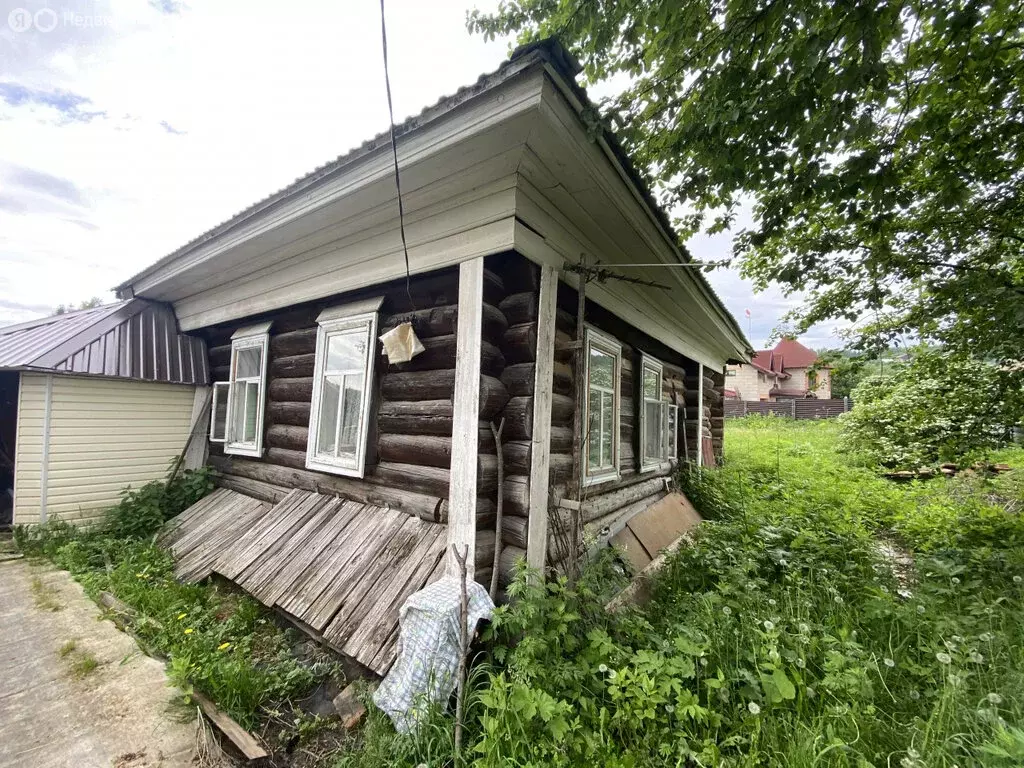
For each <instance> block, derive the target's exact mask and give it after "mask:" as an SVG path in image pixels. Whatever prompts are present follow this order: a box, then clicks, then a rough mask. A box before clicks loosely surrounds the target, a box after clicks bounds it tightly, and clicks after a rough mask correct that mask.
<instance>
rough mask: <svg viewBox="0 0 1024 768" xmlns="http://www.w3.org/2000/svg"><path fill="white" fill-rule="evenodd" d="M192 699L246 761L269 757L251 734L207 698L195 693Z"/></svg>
mask: <svg viewBox="0 0 1024 768" xmlns="http://www.w3.org/2000/svg"><path fill="white" fill-rule="evenodd" d="M192 698H193V699H195V702H196V704H198V705H199V708H200V709H202V710H203V714H204V715H206V716H207V717H208V718H210V721H211V722H212V723H213V724H214V725H216V726H217V728H218V729H219V730H220V732H221V733H223V734H224V735H225V736H227V737H228V738H229V739H230V740H231V743H232V744H234V745H235V746H236V747H238V750H239V751H240V752H241V753H242V754H243V755H245V756H246V758H247V759H249V760H262V759H263V758H265V757H269V756H270V755H269V753H268V752H267V750H265V749H264V748H263V746H262V745H261V744H260V743H259V742H258V741H257V740H256V739H255V738H254V737H253V735H252V734H250V733H249V732H248V731H247V730H245V728H243V727H242V726H240V725H239V724H238V723H236V722H235V721H234V720H233V719H232V718H231V717H230V716H229V715H228V714H227V713H226V712H222V711H221V710H219V709H218V708H217V705H216V704H214V703H213V702H212V701H210V700H209V699H208V698H206V697H205V696H203V695H202V694H201V693H196V692H195V691H193V692H192Z"/></svg>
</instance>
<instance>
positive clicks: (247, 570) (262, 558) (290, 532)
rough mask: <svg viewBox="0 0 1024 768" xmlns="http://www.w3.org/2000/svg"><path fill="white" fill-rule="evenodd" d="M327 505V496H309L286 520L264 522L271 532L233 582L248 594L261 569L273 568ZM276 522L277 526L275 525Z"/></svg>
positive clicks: (258, 579) (256, 582)
mask: <svg viewBox="0 0 1024 768" xmlns="http://www.w3.org/2000/svg"><path fill="white" fill-rule="evenodd" d="M331 501H332V499H331V497H330V496H321V495H320V494H317V493H313V494H310V495H309V496H308V497H307V498H306V499H303V500H302V501H301V502H300V503H299V504H298V505H296V506H295V507H293V508H292V510H291V512H290V513H289V514H288V515H287V516H286V519H284V520H281V521H276V520H270V521H268V525H267V528H268V529H271V530H272V531H275V532H270V533H268V534H267V536H266V537H265V538H264V540H263V541H261V542H260V544H259V545H257V546H256V547H255V548H254V549H255V551H254V553H253V556H252V558H251V559H250V560H249V562H247V563H244V564H242V566H241V570H239V571H238V572H237V573H236V574H235V576H234V579H233V580H234V582H235V583H236V584H238V585H239V586H240V587H242V588H243V589H245V590H246V591H250V592H251V591H252V589H251V587H252V586H255V585H256V584H258V583H260V571H261V569H262V568H263V567H264V566H268V567H270V566H272V565H274V564H276V563H277V558H278V557H279V556H280V555H281V553H282V550H284V549H286V548H288V547H289V546H290V545H291V542H292V540H293V539H294V538H296V537H297V536H300V535H301V534H302V533H303V531H306V527H307V526H308V525H309V524H310V523H311V522H313V521H315V520H317V519H318V518H319V517H320V513H321V512H322V511H323V509H324V507H326V506H329V505H330V502H331ZM278 522H280V524H277V523H278ZM241 562H242V561H240V563H241Z"/></svg>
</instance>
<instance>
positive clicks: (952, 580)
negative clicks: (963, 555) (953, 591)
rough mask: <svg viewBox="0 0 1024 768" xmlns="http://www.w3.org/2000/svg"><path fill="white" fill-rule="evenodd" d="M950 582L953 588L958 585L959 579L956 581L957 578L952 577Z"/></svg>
mask: <svg viewBox="0 0 1024 768" xmlns="http://www.w3.org/2000/svg"><path fill="white" fill-rule="evenodd" d="M950 581H951V582H953V586H954V587H955V586H956V585H957V584H959V583H960V579H958V578H957V577H956V576H954V577H953V578H952V579H950Z"/></svg>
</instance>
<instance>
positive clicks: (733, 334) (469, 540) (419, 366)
mask: <svg viewBox="0 0 1024 768" xmlns="http://www.w3.org/2000/svg"><path fill="white" fill-rule="evenodd" d="M578 71H579V68H578V65H577V64H576V63H575V62H574V60H573V59H572V58H571V57H570V55H569V54H568V53H567V52H566V51H565V50H564V49H563V48H562V47H561V46H560V45H558V44H557V43H556V42H553V41H545V42H542V43H539V44H534V45H531V46H527V47H524V48H522V49H520V50H518V51H516V52H515V53H514V54H513V55H512V57H511V58H510V59H509V60H508V61H507V62H505V63H504V64H503V65H502V66H501V67H500V68H499V69H498V70H497V71H496V72H494V73H492V74H489V75H486V76H484V77H481V78H480V80H479V81H478V82H477V83H476V84H474V85H472V86H470V87H467V88H464V89H462V90H460V91H459V92H457V93H455V94H454V95H453V96H451V97H448V98H444V99H442V100H441V101H440V102H438V103H437V104H435V105H433V106H431V107H429V108H427V109H426V110H425V111H423V112H422V113H421V114H419V115H417V116H416V117H413V118H411V119H409V120H407V121H405V122H404V123H402V124H399V125H397V126H396V127H395V130H394V135H395V137H396V142H397V155H398V164H399V167H400V173H401V189H402V203H403V205H404V230H405V231H404V239H405V241H406V242H407V243H408V271H407V264H406V255H405V252H404V250H403V233H402V232H401V230H400V222H399V209H398V205H397V200H396V189H395V169H394V158H393V155H392V145H391V136H390V134H382V135H381V136H378V137H376V138H375V139H372V140H371V141H369V142H367V143H365V144H363V145H362V146H360V147H358V148H357V149H355V150H353V151H351V152H349V153H348V154H346V155H344V156H342V157H340V158H338V159H337V160H334V161H332V162H330V163H328V164H327V165H325V166H323V167H321V168H319V169H317V170H316V171H314V172H313V173H311V174H309V175H308V176H306V177H304V178H301V179H299V180H298V181H296V182H295V183H294V184H292V185H291V186H289V187H288V188H286V189H284V190H282V191H280V192H278V193H276V194H274V195H272V196H270V197H268V198H266V199H264V200H262V201H261V202H259V203H257V204H255V205H254V206H252V207H251V208H249V209H247V210H245V211H243V212H241V213H239V214H238V215H236V216H235V217H233V218H232V219H230V220H229V221H227V222H225V223H223V224H221V225H220V226H218V227H216V228H215V229H213V230H211V231H209V232H207V233H205V234H203V235H202V236H200V237H198V238H197V239H195V240H194V241H192V242H190V243H188V244H187V245H185V246H184V247H182V248H180V249H179V250H177V251H175V252H174V253H172V254H170V255H169V256H167V257H165V258H163V259H161V260H160V261H158V262H157V263H156V264H154V265H152V266H151V267H148V268H147V269H145V270H143V271H142V272H140V273H139V274H137V275H135V276H134V277H132V278H131V279H130V280H128V281H126V282H125V283H124V284H123V285H121V286H120V287H119V288H118V293H119V296H121V297H124V298H130V297H145V298H147V299H150V300H153V301H158V302H165V303H167V304H169V305H171V306H172V307H173V309H174V312H175V314H176V316H177V318H178V322H179V325H180V328H181V330H182V331H183V332H185V333H188V334H191V335H195V336H198V337H200V338H202V339H203V340H204V341H205V343H206V345H207V348H208V350H209V364H210V369H211V374H212V387H213V396H212V403H213V407H212V411H213V413H212V419H211V423H210V433H209V456H210V458H209V462H210V464H211V465H212V466H213V467H214V468H215V469H216V470H218V472H219V473H220V477H219V480H218V482H219V484H220V485H222V486H223V487H224V488H226V489H230V490H232V491H234V492H237V493H242V494H246V495H247V496H250V497H254V498H256V499H261V500H263V501H265V502H266V503H268V504H278V503H280V504H284V503H286V501H283V499H285V500H287V499H286V497H287V494H288V492H289V491H290V490H292V489H301V490H303V491H305V492H309V493H312V494H320V495H327V496H335V495H336V496H340V497H343V498H345V499H348V500H350V501H352V502H356V503H358V504H363V505H367V506H366V509H367V510H378V511H376V512H365V511H364V517H365V516H366V515H367V514H369V515H370V516H371V519H372V515H373V514H379V515H383V514H384V511H386V512H387V513H388V514H390V513H393V512H395V511H397V512H399V513H401V515H400V519H402V520H407V521H411V522H409V526H412V527H414V526H415V525H416V521H418V522H419V523H422V525H423V526H426V527H427V528H429V530H431V531H433V533H432V534H431V535H432V536H433V537H434V538H435V539H436V542H437V543H438V544H439V545H440V546H438V547H435V548H434V549H432V550H431V552H432V553H433V555H432V556H434V557H437V558H439V559H438V568H439V569H440V568H442V566H443V561H442V560H441V559H440V558H441V557H442V555H440V554H438V553H443V552H444V551H446V550H447V548H448V545H451V544H456V545H458V546H459V547H460V548H462V547H465V548H467V549H468V553H469V562H470V563H476V575H477V578H478V579H480V580H481V581H483V582H484V583H487V582H488V581H489V578H490V575H491V573H492V568H493V563H494V562H495V558H494V549H495V547H494V539H495V534H494V531H495V514H496V507H497V502H498V496H499V461H498V456H499V453H500V455H501V458H502V462H501V469H502V475H503V477H502V480H501V481H500V482H501V487H500V493H501V498H502V502H503V509H504V523H503V526H502V544H501V548H500V550H499V557H498V558H497V560H496V561H497V562H498V563H499V569H500V577H501V583H502V584H505V583H507V581H508V577H509V574H510V573H511V570H512V564H513V563H514V562H515V561H516V560H517V559H518V558H520V557H523V558H525V559H526V560H527V561H528V562H529V564H530V565H532V566H534V567H537V568H543V567H553V566H557V565H558V560H559V558H560V557H563V556H565V553H564V552H560V551H559V550H560V548H559V546H557V542H556V541H555V538H556V537H555V536H554V532H555V529H556V527H557V525H556V524H554V523H552V522H551V521H557V520H561V519H562V518H563V517H566V516H568V517H574V519H575V520H576V521H577V522H578V524H579V525H580V526H583V527H585V528H586V529H587V530H588V531H592V532H594V533H595V535H597V534H599V533H601V532H603V533H604V534H606V535H607V533H608V532H609V531H611V530H612V529H613V528H614V527H615V526H616V525H621V524H622V522H623V521H624V520H627V519H628V518H629V516H631V515H632V514H635V513H637V512H639V511H642V510H643V509H645V508H646V507H648V506H650V505H651V504H652V503H654V502H656V501H657V500H658V499H660V498H662V497H663V496H664V495H665V493H666V488H667V484H666V480H667V479H668V478H669V476H670V474H671V473H672V471H673V467H675V466H676V464H677V463H678V462H679V461H681V460H682V461H691V462H694V463H697V464H701V463H711V462H714V461H715V460H716V457H720V455H721V449H722V388H723V383H724V369H725V366H726V364H727V363H728V362H730V361H739V360H743V361H746V360H748V359H749V356H750V346H749V344H748V342H747V341H746V339H745V338H744V336H743V334H742V331H741V330H740V329H739V327H738V326H737V324H736V322H735V320H734V319H733V318H732V316H731V315H730V314H729V312H728V311H727V310H726V309H725V307H724V306H723V305H722V303H721V302H720V301H719V299H718V298H717V297H716V296H715V294H714V292H713V291H712V290H711V288H710V287H709V286H708V284H707V283H706V281H705V280H704V279H703V277H702V275H701V273H700V271H699V270H697V269H687V268H661V267H650V266H647V267H634V266H628V267H621V268H620V269H618V270H616V268H615V266H612V265H624V264H625V265H642V264H646V265H650V264H678V263H680V262H685V261H687V260H689V259H690V256H689V255H688V254H687V252H686V251H685V250H684V249H683V248H682V247H681V246H680V245H679V243H678V241H677V238H676V236H675V234H674V233H673V231H672V229H671V227H670V225H669V222H668V219H667V217H666V216H665V215H664V213H663V212H661V211H660V210H659V209H658V207H657V206H656V204H655V203H654V200H653V198H652V197H651V195H650V193H649V192H648V191H647V190H646V189H645V187H644V185H643V183H642V181H641V180H640V177H639V176H638V174H637V173H636V172H635V171H634V170H633V168H632V167H631V166H630V164H629V162H628V160H627V159H626V157H625V155H624V153H623V151H622V150H621V149H620V147H619V145H618V144H617V143H616V141H615V139H614V137H612V136H611V135H610V134H608V133H601V132H597V133H596V134H595V133H594V131H593V129H592V127H590V124H589V123H588V121H587V120H586V114H587V112H588V110H591V109H592V105H591V103H590V102H589V101H588V99H587V97H586V94H585V93H584V91H583V90H582V89H581V88H580V87H578V86H577V85H576V83H575V80H574V78H575V76H576V74H577V73H578ZM581 258H585V259H586V260H587V263H588V264H591V265H603V266H604V267H605V269H606V274H605V275H604V276H603V277H602V278H601V279H594V280H590V281H587V280H586V279H584V277H582V276H581V275H583V274H584V272H581V271H580V269H579V264H580V261H581ZM607 273H610V274H611V275H617V274H621V275H623V276H626V277H628V278H635V279H636V280H640V281H644V282H640V283H638V282H631V281H628V280H621V279H616V278H615V277H608V274H607ZM587 274H588V276H589V273H587ZM581 282H582V284H583V285H584V288H583V294H584V299H585V301H584V302H583V316H582V320H583V323H582V327H581V326H580V325H579V324H578V322H577V320H578V319H579V317H580V301H579V289H580V285H581ZM646 283H652V284H646ZM654 284H656V285H654ZM406 322H409V323H411V324H412V327H413V329H414V330H415V332H416V334H417V336H418V338H419V340H420V341H421V343H422V345H423V347H424V351H423V352H421V353H420V354H418V355H417V356H415V357H414V358H413V359H411V360H410V361H408V362H405V363H400V364H390V363H389V362H388V358H387V357H385V356H384V355H383V354H382V349H381V343H380V341H379V340H378V339H379V337H380V336H381V335H382V334H383V333H384V332H386V331H388V330H390V329H392V328H395V327H396V326H398V325H399V324H402V323H406ZM577 403H579V407H577ZM501 422H503V428H502V431H501V434H500V440H498V441H496V439H495V434H494V431H493V430H492V424H493V425H498V424H499V423H501ZM574 446H575V452H576V453H575V456H574ZM288 498H290V497H288ZM288 503H292V502H291V501H288ZM381 510H384V511H381ZM254 514H255V513H254ZM271 516H272V517H275V516H276V515H275V514H273V513H271ZM380 519H382V520H383V519H384V518H383V517H381V518H380ZM310 525H312V524H310ZM395 525H396V526H399V527H387V528H386V529H385V526H383V524H382V525H381V528H380V530H379V531H377V532H376V533H370V534H369V538H370V539H372V540H374V541H375V546H377V547H378V549H377V550H376V551H377V557H378V558H383V559H387V558H392V557H393V556H394V552H395V551H397V550H396V547H397V545H396V546H395V547H390V548H389V545H388V544H387V540H388V537H390V536H392V535H394V536H396V537H397V536H400V535H401V534H400V533H399V532H400V531H402V530H405V528H404V527H402V526H401V525H400V524H399V523H395ZM427 528H425V529H427ZM407 532H408V531H407ZM418 535H419V534H410V536H409V537H408V538H407V539H406V540H404V541H405V543H404V544H403V547H404V548H403V549H402V551H403V552H404V551H407V550H408V549H409V547H412V546H418V545H417V544H416V542H417V541H418V539H417V536H418ZM313 536H314V533H313V532H309V533H308V535H307V538H306V540H307V541H308V540H310V539H311V537H313ZM265 538H272V537H265ZM396 540H397V539H396ZM320 546H321V549H322V551H323V552H324V556H325V557H326V556H327V555H328V554H329V553H330V552H332V551H335V550H336V549H337V547H336V546H335V545H333V544H332V545H323V544H321V545H320ZM283 549H284V550H286V551H288V552H290V553H292V554H293V555H295V554H296V553H298V552H300V551H305V549H306V547H305V546H303V547H300V546H299V545H295V546H288V547H283ZM563 549H564V548H563ZM282 557H283V556H282ZM360 557H363V558H364V560H363V565H361V566H359V568H358V570H360V572H363V571H365V570H367V569H369V570H372V566H371V565H369V564H368V560H367V557H366V556H365V553H362V552H361V553H360ZM344 559H345V556H344V555H337V554H335V560H336V561H341V560H344ZM371 559H372V558H371ZM413 569H414V566H409V568H408V569H407V570H408V572H411V571H412V570H413ZM269 570H271V569H267V568H264V571H269ZM402 570H403V571H405V570H406V569H404V568H402ZM421 570H423V569H420V570H417V571H416V572H417V573H420V571H421ZM426 570H428V571H429V568H428V569H426ZM421 575H422V574H421ZM417 579H418V580H419V581H418V582H417V583H422V582H423V579H422V578H420V576H417ZM300 581H301V578H300V579H299V580H298V581H296V580H295V579H293V580H292V581H291V587H290V589H292V590H293V591H294V590H295V589H298V587H297V586H296V585H297V584H299V583H300ZM413 581H416V579H413ZM413 581H410V582H409V586H407V587H403V588H401V589H400V588H397V587H396V588H395V589H394V590H392V591H390V592H389V593H388V600H387V601H385V602H388V601H390V602H389V605H390V606H391V609H393V608H394V607H395V606H397V605H398V604H400V602H399V600H400V599H401V597H402V595H403V594H407V593H408V589H411V588H412V587H413V586H415V585H414V584H413ZM375 589H376V587H373V586H372V585H371V586H370V587H369V588H367V591H366V594H365V595H363V593H360V594H361V595H362V596H363V598H365V599H370V598H368V597H366V595H370V596H372V595H373V594H374V590H375ZM271 591H273V590H271ZM256 593H257V594H259V592H258V591H257V592H256ZM279 595H280V590H279V592H278V596H279ZM350 602H351V600H350ZM321 607H322V606H321ZM335 610H336V613H337V609H335ZM288 612H290V613H292V614H293V615H295V616H297V617H298V619H299V620H300V621H302V622H305V623H306V624H309V625H310V628H311V629H312V630H315V631H317V632H321V633H323V634H325V636H329V633H328V631H327V630H328V628H329V623H330V621H331V617H330V610H327V609H324V610H323V612H322V613H320V614H318V616H317V617H316V619H315V620H310V621H306V619H304V618H303V616H302V615H301V614H300V613H298V612H296V611H291V610H290V609H289V611H288ZM342 612H344V611H342ZM351 631H355V630H352V629H351V627H350V628H349V629H346V630H344V632H346V633H348V632H351ZM345 636H346V637H347V635H345ZM333 644H334V645H336V646H337V647H339V648H342V649H345V647H346V646H345V642H343V641H341V640H339V641H338V642H334V643H333ZM373 654H377V655H376V656H374V655H373ZM354 655H355V656H356V657H357V658H359V654H358V653H356V654H354ZM363 656H364V657H365V658H367V659H370V660H371V661H370V662H367V663H368V664H369V665H370V666H374V665H376V666H378V667H379V666H381V665H382V662H381V658H382V657H381V655H380V654H379V652H378V651H373V652H369V651H367V652H365V653H363Z"/></svg>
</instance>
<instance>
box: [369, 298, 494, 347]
mask: <svg viewBox="0 0 1024 768" xmlns="http://www.w3.org/2000/svg"><path fill="white" fill-rule="evenodd" d="M458 315H459V307H458V304H448V305H446V306H442V307H430V308H429V309H417V310H414V311H412V312H398V313H395V314H393V315H389V316H388V317H385V318H384V319H383V320H382V321H381V331H380V335H384V334H385V333H387V332H388V331H390V330H391V329H392V328H395V327H396V326H398V325H400V324H401V323H411V324H412V328H413V330H414V331H416V335H417V336H418V337H419V338H420V339H426V338H431V337H434V336H447V335H450V334H453V333H455V332H456V329H457V328H458ZM482 322H483V338H485V339H487V340H488V341H490V342H492V343H494V344H500V343H501V337H502V334H504V333H505V329H506V328H508V322H507V321H506V319H505V315H504V313H503V312H501V310H499V309H498V308H497V307H495V306H493V305H491V304H487V303H485V304H484V305H483V318H482Z"/></svg>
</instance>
